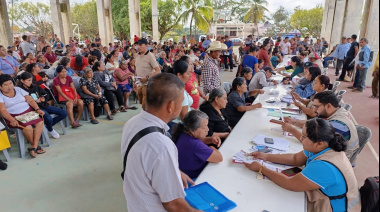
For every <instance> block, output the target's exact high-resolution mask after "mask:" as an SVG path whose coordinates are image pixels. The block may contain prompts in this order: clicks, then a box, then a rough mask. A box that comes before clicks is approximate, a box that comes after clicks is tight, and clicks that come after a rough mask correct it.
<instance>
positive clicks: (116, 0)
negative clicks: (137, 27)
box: [111, 0, 130, 39]
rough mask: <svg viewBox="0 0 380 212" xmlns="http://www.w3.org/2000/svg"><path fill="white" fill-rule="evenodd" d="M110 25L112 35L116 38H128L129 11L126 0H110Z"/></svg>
mask: <svg viewBox="0 0 380 212" xmlns="http://www.w3.org/2000/svg"><path fill="white" fill-rule="evenodd" d="M111 7H112V19H113V20H112V23H113V31H114V34H115V35H116V36H117V37H118V38H122V39H127V38H128V37H129V32H130V31H129V9H128V0H112V1H111Z"/></svg>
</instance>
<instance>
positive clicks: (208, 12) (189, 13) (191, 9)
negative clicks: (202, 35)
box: [179, 0, 214, 36]
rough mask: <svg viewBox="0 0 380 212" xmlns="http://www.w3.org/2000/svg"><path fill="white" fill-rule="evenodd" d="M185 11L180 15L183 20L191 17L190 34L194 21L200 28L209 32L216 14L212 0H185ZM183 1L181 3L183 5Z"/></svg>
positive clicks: (185, 20)
mask: <svg viewBox="0 0 380 212" xmlns="http://www.w3.org/2000/svg"><path fill="white" fill-rule="evenodd" d="M181 3H182V5H184V8H185V11H184V12H183V13H182V15H181V16H180V19H181V20H182V21H183V22H187V21H189V19H190V36H191V35H192V33H193V28H192V27H193V22H195V24H196V25H197V26H198V29H200V30H204V31H206V32H208V30H209V29H210V23H211V21H212V18H213V16H214V10H213V8H212V6H211V1H210V0H183V1H181ZM181 3H179V4H180V5H181Z"/></svg>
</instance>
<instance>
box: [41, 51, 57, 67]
mask: <svg viewBox="0 0 380 212" xmlns="http://www.w3.org/2000/svg"><path fill="white" fill-rule="evenodd" d="M44 57H45V58H46V59H47V61H48V62H49V63H50V64H53V63H54V62H55V61H57V55H56V54H54V53H53V52H52V53H51V54H48V53H45V54H44Z"/></svg>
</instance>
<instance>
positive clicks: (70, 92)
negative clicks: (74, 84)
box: [58, 87, 80, 102]
mask: <svg viewBox="0 0 380 212" xmlns="http://www.w3.org/2000/svg"><path fill="white" fill-rule="evenodd" d="M61 90H62V93H63V94H65V95H66V96H67V97H68V98H69V99H71V100H74V99H75V97H74V95H75V92H74V89H73V88H71V87H61ZM77 99H80V96H79V95H78V93H77ZM58 101H60V102H65V101H67V99H65V98H64V97H63V96H62V95H61V94H58Z"/></svg>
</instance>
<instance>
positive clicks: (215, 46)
mask: <svg viewBox="0 0 380 212" xmlns="http://www.w3.org/2000/svg"><path fill="white" fill-rule="evenodd" d="M222 50H227V45H226V44H224V43H221V42H220V41H214V42H212V43H211V44H210V47H209V48H208V49H207V52H211V51H222Z"/></svg>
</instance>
